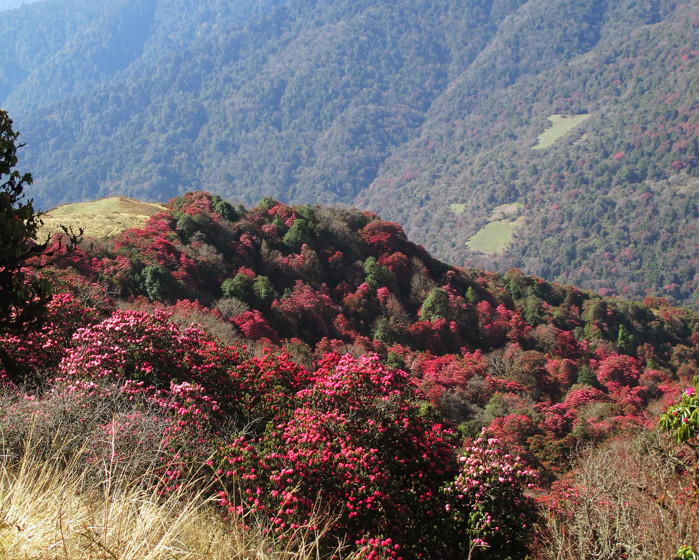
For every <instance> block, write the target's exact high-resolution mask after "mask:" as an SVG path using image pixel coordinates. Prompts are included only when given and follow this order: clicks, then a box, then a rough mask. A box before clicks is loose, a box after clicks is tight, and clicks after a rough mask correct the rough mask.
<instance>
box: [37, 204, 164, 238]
mask: <svg viewBox="0 0 699 560" xmlns="http://www.w3.org/2000/svg"><path fill="white" fill-rule="evenodd" d="M164 209H165V206H164V205H163V204H154V203H152V202H141V201H138V200H133V199H130V198H125V197H123V196H114V197H109V198H103V199H100V200H95V201H93V202H77V203H73V204H65V205H63V206H58V207H57V208H54V209H53V210H51V211H50V212H47V213H45V214H43V215H42V217H41V221H42V222H43V226H42V228H41V230H40V233H39V235H40V237H42V238H45V237H47V236H49V235H57V234H60V233H61V232H62V229H61V226H66V227H68V228H73V230H74V231H76V232H77V231H78V229H79V228H82V229H83V230H84V233H85V235H86V236H88V237H91V238H98V239H110V238H112V237H115V236H116V235H119V234H120V233H123V232H124V231H126V230H128V229H132V228H142V227H144V226H145V225H146V222H147V221H148V218H150V217H151V216H154V215H155V214H157V213H158V212H162V211H163V210H164Z"/></svg>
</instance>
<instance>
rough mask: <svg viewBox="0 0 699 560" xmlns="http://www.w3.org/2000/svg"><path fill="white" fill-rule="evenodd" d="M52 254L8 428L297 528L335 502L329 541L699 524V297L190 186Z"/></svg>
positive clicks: (516, 540) (8, 342) (685, 540)
mask: <svg viewBox="0 0 699 560" xmlns="http://www.w3.org/2000/svg"><path fill="white" fill-rule="evenodd" d="M130 204H131V205H134V204H135V203H134V202H133V201H131V202H130ZM89 208H90V206H88V207H82V208H80V210H81V211H83V212H84V211H85V210H86V209H89ZM91 208H92V209H93V210H95V209H96V211H95V217H96V218H101V216H100V213H101V212H102V211H103V209H104V203H100V204H95V205H92V207H91ZM139 211H140V210H139ZM501 212H505V210H501ZM89 223H90V220H89V219H88V220H87V222H86V224H85V225H86V227H89ZM56 250H59V251H64V252H65V254H64V257H63V259H62V260H60V261H56V257H57V256H58V255H57V254H56V252H55V251H56ZM42 262H43V264H50V263H52V265H51V266H49V268H43V269H38V270H37V271H36V272H35V274H38V275H40V276H41V277H42V278H43V279H44V280H45V281H49V282H51V283H52V284H53V287H54V288H53V289H54V292H55V294H54V296H53V298H52V300H51V301H50V302H49V304H48V309H47V313H48V319H49V320H47V321H46V322H44V323H43V325H40V326H38V327H36V328H35V330H34V331H32V332H27V333H24V334H22V335H17V334H14V333H12V334H10V333H1V334H0V348H1V349H2V350H3V363H7V364H10V363H11V364H12V368H11V369H6V370H5V371H4V372H2V377H3V379H4V382H5V385H6V388H7V391H6V393H5V394H4V396H3V397H1V398H4V399H5V401H4V402H5V404H4V406H3V407H2V410H3V413H2V414H0V425H2V426H3V430H5V432H4V433H12V434H15V435H16V437H10V438H9V440H8V441H10V442H22V441H26V440H27V438H28V437H29V434H30V433H31V430H35V429H36V430H38V433H39V434H42V435H45V436H47V437H46V439H45V441H46V442H51V441H59V443H60V442H64V443H63V444H61V445H64V444H65V445H66V446H67V447H66V448H65V451H62V453H68V456H71V457H74V456H76V453H77V457H89V458H90V461H89V462H91V461H95V460H96V461H105V462H106V463H105V464H107V465H109V468H110V469H117V472H120V473H123V474H122V476H133V477H135V478H136V479H137V480H139V479H141V480H143V483H145V484H152V485H154V486H146V488H151V490H152V488H156V489H158V493H159V494H160V495H161V496H163V497H167V496H170V495H171V493H172V492H185V491H186V490H187V489H191V490H192V491H195V492H196V491H201V492H203V493H204V495H206V496H209V497H210V499H211V500H212V501H213V503H214V504H215V507H216V508H217V509H218V511H219V512H220V514H221V515H223V516H224V518H225V519H226V521H231V520H233V522H235V523H238V524H240V525H241V526H242V525H245V526H252V527H261V528H264V527H268V529H267V530H263V531H262V532H263V534H265V535H266V536H268V537H269V536H273V537H274V538H275V539H278V540H277V542H279V543H282V545H283V543H284V539H286V538H290V535H292V534H296V535H297V536H298V534H297V533H295V532H296V531H298V530H306V529H309V527H310V530H311V531H313V527H315V523H316V521H314V520H313V519H314V515H316V514H317V512H318V510H319V508H320V510H321V511H323V512H325V514H326V516H327V517H326V522H327V523H329V525H328V529H327V533H326V534H325V536H322V537H318V543H319V546H320V549H321V552H322V554H327V557H331V556H332V555H333V554H334V553H335V552H334V551H335V550H336V548H335V547H336V546H337V542H338V541H337V540H338V539H344V546H345V549H344V551H345V552H347V553H355V554H356V555H357V556H356V558H364V557H366V558H370V557H371V558H386V559H387V558H398V557H401V558H404V559H406V560H407V559H413V558H419V557H424V556H425V555H431V554H433V553H435V554H436V552H435V551H437V552H438V553H439V555H440V556H441V557H444V558H463V557H464V556H465V555H467V554H471V555H472V556H471V557H472V558H484V559H485V558H489V559H491V558H496V559H498V558H499V559H501V560H507V559H510V560H514V559H515V558H522V557H524V556H525V555H526V554H532V555H533V557H534V558H541V559H542V560H543V559H545V558H564V557H565V558H571V559H573V558H575V559H578V558H580V559H583V558H586V557H589V555H590V554H592V551H594V550H598V549H599V548H600V547H609V548H610V549H611V550H614V551H615V553H614V554H615V555H616V556H620V555H622V554H629V553H630V552H631V551H634V553H635V554H639V558H647V557H653V558H666V557H667V558H669V557H670V556H671V555H672V554H674V553H675V551H676V550H677V548H678V547H679V545H680V544H685V545H692V546H694V547H695V548H696V546H697V545H698V544H699V534H697V527H698V525H697V524H696V523H695V522H694V521H695V520H696V511H695V510H693V509H692V499H691V495H693V494H692V492H693V489H695V488H697V487H699V481H697V480H695V479H693V474H692V473H693V472H695V471H693V464H694V463H693V461H694V462H695V458H693V455H692V454H691V453H685V452H684V451H683V448H682V446H679V445H677V444H676V443H673V442H672V441H670V439H669V437H668V436H667V435H666V434H664V433H661V432H659V431H658V430H657V427H656V426H657V424H658V418H659V417H660V415H661V413H662V412H663V411H666V410H669V412H668V415H667V422H669V423H668V424H667V428H666V430H670V431H673V430H675V428H672V427H671V425H672V419H674V418H676V417H677V414H680V418H681V417H682V416H683V415H685V414H687V413H688V412H687V411H689V412H690V413H691V410H693V409H692V408H691V407H694V406H695V404H693V403H694V400H696V399H695V397H694V395H695V391H696V386H692V385H691V383H692V381H691V380H692V377H693V376H696V375H698V374H699V314H697V313H696V312H695V311H691V310H689V309H682V308H677V307H672V306H670V305H669V304H668V303H667V302H666V301H664V300H661V299H659V298H652V297H648V298H646V300H645V302H644V303H643V304H641V303H636V302H629V301H624V300H621V299H617V298H609V297H601V296H599V295H597V294H594V293H592V292H586V291H583V290H579V289H577V288H574V287H571V286H563V285H559V284H552V283H548V282H545V281H542V280H540V279H537V278H534V277H528V276H526V275H524V274H523V273H522V272H521V271H519V270H516V269H513V270H510V271H508V273H507V274H505V275H504V276H503V275H497V274H493V273H487V272H483V271H480V270H476V269H461V268H455V267H452V266H449V265H446V264H444V263H442V262H440V261H438V260H436V259H434V258H433V257H432V256H430V255H429V254H428V253H427V252H426V251H425V250H424V248H422V247H420V246H418V245H415V244H414V243H412V242H411V241H410V240H409V239H408V238H407V237H406V236H405V234H404V232H403V231H402V229H401V227H400V226H399V225H398V224H396V223H392V222H386V221H383V220H381V219H380V218H379V217H378V216H376V215H375V214H372V213H368V212H361V211H359V210H346V209H338V208H327V207H321V206H314V207H311V206H287V205H284V204H281V203H279V202H278V201H275V200H274V199H271V198H266V199H264V200H263V201H262V202H261V203H260V204H258V205H257V206H256V207H254V208H246V207H243V206H237V207H233V206H232V205H230V204H229V203H227V202H225V201H224V200H223V199H222V198H221V197H219V196H217V195H211V194H209V193H206V192H201V191H199V192H193V193H187V194H185V195H184V196H182V197H176V198H173V199H172V200H171V201H169V203H168V205H167V207H165V208H163V211H162V212H159V213H157V214H155V215H153V216H151V217H150V218H149V219H148V220H147V222H146V224H145V226H144V227H143V228H135V229H130V230H127V231H124V232H122V233H121V234H118V235H117V236H115V237H113V238H110V239H101V238H93V239H89V238H88V239H86V240H85V241H84V242H83V244H82V246H81V248H79V249H78V250H75V251H70V250H67V249H66V248H62V249H58V246H57V245H56V246H54V247H49V253H48V254H47V256H46V257H42V258H40V259H39V262H37V263H34V264H36V265H38V264H41V263H42ZM107 294H109V296H108V295H107ZM283 348H284V349H283ZM394 368H399V369H394ZM688 385H689V386H690V388H689V389H687V386H688ZM27 393H29V395H27ZM683 393H684V396H682V394H683ZM693 399H694V400H693ZM688 407H689V408H688ZM88 411H89V412H88ZM673 411H675V412H674V414H673ZM58 418H60V419H61V420H60V422H59V421H58ZM692 418H693V417H692ZM27 419H33V420H31V422H30V421H29V420H27ZM690 420H691V418H690ZM678 421H679V420H678ZM691 421H692V422H693V420H691ZM66 426H74V427H73V428H71V430H72V431H74V434H73V436H74V435H75V434H80V436H79V437H80V438H81V441H82V440H83V439H84V441H86V442H87V445H85V444H83V443H80V444H78V443H76V440H75V439H74V437H72V438H68V439H61V438H64V437H65V436H64V435H61V434H62V432H60V430H59V428H65V427H66ZM484 429H485V431H483V430H484ZM8 430H9V431H8ZM56 430H59V431H56ZM673 433H675V432H673ZM678 433H679V432H678ZM52 434H58V435H60V438H58V437H57V436H54V435H52ZM105 434H106V435H107V436H108V437H106V438H105ZM49 436H50V437H49ZM693 437H694V434H690V439H691V438H693ZM105 441H106V442H107V443H106V444H105ZM680 441H682V440H681V439H678V442H680ZM76 445H77V446H78V447H77V448H76ZM20 447H21V446H20ZM135 447H138V448H139V449H142V450H143V451H142V452H139V453H138V454H136V455H134V454H133V449H134V448H135ZM16 456H18V457H21V456H22V450H21V449H18V447H17V445H14V446H13V447H11V449H9V450H8V451H7V453H6V457H7V458H9V459H11V458H12V457H16ZM9 459H8V460H9ZM619 461H623V463H624V466H623V468H621V466H620V463H619ZM89 462H88V463H89ZM59 464H60V462H59ZM144 473H145V474H144ZM620 473H624V476H623V477H621V476H620ZM593 475H594V476H595V477H596V478H595V482H594V485H593V486H591V485H590V483H589V480H588V479H587V478H586V477H590V476H593ZM139 477H141V478H139ZM202 477H204V479H202ZM624 477H625V478H624ZM204 480H205V481H206V483H204ZM640 480H643V481H645V482H646V483H644V484H642V485H641V484H637V482H638V481H640ZM128 486H129V487H131V484H130V483H129V485H128ZM599 496H605V497H606V499H604V500H600V498H599ZM318 500H320V501H318ZM610 516H611V518H614V519H619V520H621V521H619V523H618V524H617V525H615V526H614V527H612V528H609V530H605V531H592V530H588V528H589V526H590V524H595V525H598V524H599V523H601V522H602V520H603V519H609V518H610ZM328 520H331V521H328ZM535 535H536V538H534V537H535ZM557 547H563V548H564V549H565V550H569V551H577V552H579V554H577V552H576V553H573V552H571V553H570V554H569V555H567V556H562V555H561V553H560V548H557Z"/></svg>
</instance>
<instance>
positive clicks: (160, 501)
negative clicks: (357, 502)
mask: <svg viewBox="0 0 699 560" xmlns="http://www.w3.org/2000/svg"><path fill="white" fill-rule="evenodd" d="M56 440H57V441H59V440H60V441H65V438H56ZM45 448H46V442H45V441H35V442H33V441H32V438H31V437H30V438H29V440H28V442H27V443H26V445H25V450H24V453H23V454H22V455H21V457H20V458H19V459H17V458H15V459H14V460H12V459H11V457H12V454H3V456H2V457H1V458H0V557H1V558H3V559H4V560H14V559H17V560H19V559H22V560H27V559H42V560H48V559H55V560H78V559H80V560H83V559H85V560H88V559H89V560H98V559H99V560H108V559H111V560H117V559H118V560H130V559H134V560H135V559H138V560H151V559H152V560H155V559H158V560H161V559H162V560H165V559H167V560H174V559H177V560H180V559H181V560H185V559H187V560H190V559H200V558H201V559H204V558H206V559H212V560H217V559H221V560H222V559H224V558H225V559H238V558H239V559H253V558H255V559H279V560H282V559H289V560H290V559H292V558H294V559H299V560H304V559H308V560H310V559H318V558H321V557H323V556H321V554H320V551H319V546H318V543H319V539H320V537H321V533H322V530H321V531H318V530H311V529H308V528H306V529H304V528H301V529H297V530H296V531H295V532H293V533H288V534H286V535H285V537H286V538H284V539H283V540H280V539H278V538H277V539H272V538H270V537H269V536H267V535H266V534H265V531H264V526H263V525H262V524H261V523H258V524H256V523H255V522H254V519H253V518H250V517H249V518H248V519H246V520H245V523H247V524H248V526H249V527H251V528H248V529H247V530H246V529H245V528H244V527H243V526H242V524H235V523H232V522H227V521H225V520H223V519H222V518H221V515H220V512H218V511H217V510H216V508H215V506H214V503H213V502H212V499H211V498H207V497H206V489H202V490H200V491H198V492H179V493H174V494H171V495H168V496H166V497H162V496H160V495H159V494H158V492H157V491H156V490H154V489H153V488H152V486H151V485H148V484H143V483H142V480H149V479H152V474H153V473H145V474H144V477H143V479H133V478H132V475H131V474H130V473H131V471H130V469H128V468H127V469H124V468H122V467H121V466H120V465H118V464H117V463H118V462H117V461H112V462H110V461H109V460H106V461H87V460H86V458H87V456H88V455H89V454H88V453H81V452H77V453H76V452H75V451H74V450H75V445H72V446H70V449H71V453H70V455H66V453H65V452H64V451H65V449H66V447H64V446H63V445H61V446H60V447H59V448H57V449H55V450H54V452H53V453H52V454H50V455H49V456H47V455H46V454H45V452H44V451H43V450H44V449H45ZM137 452H138V451H137V450H135V453H137ZM42 456H43V458H39V457H42ZM149 486H150V487H149ZM320 525H321V526H322V524H320ZM325 526H326V527H327V526H328V522H327V521H326V523H325ZM338 552H339V551H338Z"/></svg>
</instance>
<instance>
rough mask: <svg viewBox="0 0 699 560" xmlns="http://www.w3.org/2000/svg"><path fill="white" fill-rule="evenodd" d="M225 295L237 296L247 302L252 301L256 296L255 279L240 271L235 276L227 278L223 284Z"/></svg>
mask: <svg viewBox="0 0 699 560" xmlns="http://www.w3.org/2000/svg"><path fill="white" fill-rule="evenodd" d="M221 292H222V293H223V297H226V298H236V299H239V300H241V301H244V302H246V303H251V302H252V300H253V299H254V298H255V287H254V284H253V280H252V279H251V278H250V277H249V276H247V275H245V274H243V273H238V274H236V275H235V276H234V277H233V278H227V279H226V280H224V281H223V284H221Z"/></svg>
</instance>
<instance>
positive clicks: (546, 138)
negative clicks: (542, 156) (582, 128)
mask: <svg viewBox="0 0 699 560" xmlns="http://www.w3.org/2000/svg"><path fill="white" fill-rule="evenodd" d="M588 118H590V115H589V113H585V114H581V115H551V116H550V117H549V118H548V119H549V121H551V125H552V126H551V127H550V128H547V129H546V130H544V131H543V132H542V133H541V134H539V142H538V143H537V144H536V146H534V147H533V149H534V150H543V149H545V148H548V147H549V146H551V145H552V144H553V143H554V142H556V140H558V139H559V138H561V137H563V136H564V135H565V134H567V133H568V132H570V131H571V130H573V129H574V128H575V127H576V126H578V125H579V124H580V123H582V122H584V121H585V120H587V119H588Z"/></svg>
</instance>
